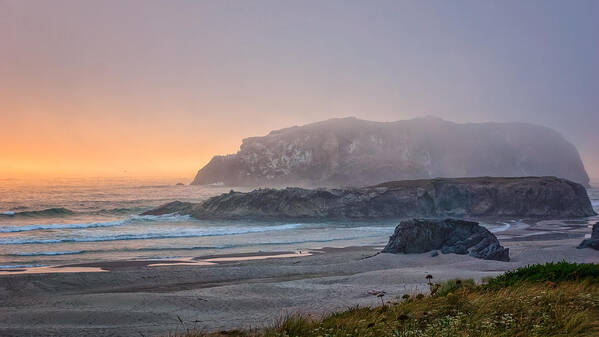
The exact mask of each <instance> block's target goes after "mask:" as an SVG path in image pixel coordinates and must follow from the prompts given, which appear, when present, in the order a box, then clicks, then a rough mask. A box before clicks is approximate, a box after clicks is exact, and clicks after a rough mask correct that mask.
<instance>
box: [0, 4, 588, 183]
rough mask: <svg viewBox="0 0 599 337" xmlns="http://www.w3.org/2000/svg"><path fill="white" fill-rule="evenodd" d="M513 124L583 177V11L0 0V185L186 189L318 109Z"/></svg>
mask: <svg viewBox="0 0 599 337" xmlns="http://www.w3.org/2000/svg"><path fill="white" fill-rule="evenodd" d="M422 115H436V116H439V117H441V118H444V119H448V120H453V121H457V122H469V121H472V122H480V121H525V122H533V123H537V124H542V125H546V126H549V127H552V128H555V129H557V130H558V131H560V132H562V134H564V136H565V137H566V138H567V139H569V140H571V141H572V142H573V143H574V144H576V145H577V146H578V149H579V151H580V152H581V155H582V157H583V160H584V162H585V166H586V168H587V171H589V174H590V175H591V180H593V181H599V1H596V0H589V1H581V0H577V1H547V0H543V1H530V0H529V1H480V0H475V1H331V0H327V1H305V0H302V1H280V0H276V1H243V0H238V1H223V0H217V1H200V0H193V1H176V0H174V1H167V0H164V1H108V0H102V1H80V0H75V1H58V0H53V1H44V0H40V1H27V0H15V1H6V0H0V175H2V176H13V175H40V174H45V175H75V174H77V175H120V174H123V172H125V171H126V172H127V174H128V175H168V176H175V175H176V176H181V177H185V178H188V179H191V178H192V177H193V175H194V174H195V171H196V170H197V169H199V168H200V167H201V166H202V165H204V164H205V163H206V162H207V161H208V160H209V159H210V158H211V157H212V155H214V154H224V153H232V152H235V151H237V149H238V147H239V144H240V142H241V139H242V138H244V137H248V136H254V135H263V134H265V133H267V132H268V131H269V130H271V129H278V128H282V127H287V126H291V125H296V124H304V123H309V122H313V121H318V120H322V119H326V118H331V117H343V116H356V117H359V118H363V119H370V120H379V121H392V120H398V119H406V118H412V117H417V116H422Z"/></svg>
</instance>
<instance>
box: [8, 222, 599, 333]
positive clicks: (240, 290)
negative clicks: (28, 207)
mask: <svg viewBox="0 0 599 337" xmlns="http://www.w3.org/2000/svg"><path fill="white" fill-rule="evenodd" d="M589 220H590V219H589ZM589 222H591V221H583V222H580V221H578V222H576V221H572V222H568V221H565V222H564V221H541V222H538V223H533V224H532V225H513V226H512V227H510V229H508V230H507V231H505V232H501V233H497V234H498V237H499V239H500V241H501V243H502V244H503V245H504V246H506V247H508V248H510V256H511V258H512V261H510V262H499V261H486V260H479V259H475V258H471V257H469V256H461V255H454V254H448V255H443V254H441V255H439V256H436V257H432V256H430V253H426V254H410V255H392V254H376V253H377V252H378V251H380V249H381V247H346V248H325V249H321V250H315V251H311V252H310V254H306V252H302V254H301V255H300V254H294V253H293V252H277V253H268V254H265V253H262V254H260V253H257V254H243V255H242V256H230V255H229V256H209V257H208V256H207V257H197V258H195V259H187V260H176V261H160V262H156V261H110V262H99V263H88V264H85V265H73V266H69V267H68V268H71V270H73V268H101V269H102V270H105V272H70V273H51V274H32V273H29V274H20V275H19V274H12V275H2V274H0V307H1V309H0V336H164V335H168V334H169V333H174V332H182V331H184V330H185V328H194V327H195V328H198V329H205V330H208V331H212V330H219V329H231V328H249V327H257V326H258V327H259V326H263V325H265V324H269V323H272V322H273V320H275V319H277V318H279V317H281V316H283V315H285V314H288V313H297V312H301V313H308V314H313V315H320V314H322V313H325V312H329V311H331V310H342V309H345V308H347V307H349V306H355V305H361V306H366V305H376V304H377V303H380V300H379V299H378V298H377V297H375V296H372V295H371V294H370V293H372V292H373V291H385V292H386V293H387V297H386V299H387V300H393V299H394V298H395V297H400V296H401V295H402V294H405V293H408V294H417V293H425V292H426V291H427V289H428V287H427V285H426V283H425V282H426V280H425V278H424V276H425V275H426V274H432V275H433V277H434V279H435V280H444V279H450V278H473V279H477V280H480V279H481V278H482V277H485V276H493V275H497V274H499V273H501V272H503V271H505V270H510V269H514V268H517V267H519V266H524V265H527V264H532V263H543V262H547V261H560V260H567V261H575V262H593V263H599V251H595V250H592V249H576V246H577V245H578V244H579V243H580V241H581V240H582V239H583V237H584V236H585V234H587V233H590V229H589V228H588V223H589ZM267 255H280V256H267ZM253 256H255V258H254V257H253ZM157 264H159V265H157ZM57 269H60V268H57ZM86 270H88V269H86ZM89 270H97V269H89ZM179 318H180V319H181V320H183V321H184V323H183V324H182V323H181V322H180V321H179Z"/></svg>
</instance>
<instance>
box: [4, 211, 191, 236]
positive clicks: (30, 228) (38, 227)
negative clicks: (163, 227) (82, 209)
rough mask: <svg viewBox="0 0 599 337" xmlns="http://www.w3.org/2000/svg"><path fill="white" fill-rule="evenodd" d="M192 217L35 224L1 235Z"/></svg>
mask: <svg viewBox="0 0 599 337" xmlns="http://www.w3.org/2000/svg"><path fill="white" fill-rule="evenodd" d="M188 220H190V217H189V216H187V215H175V214H166V215H136V216H132V217H129V218H127V219H122V220H115V221H104V222H81V223H67V224H63V223H58V224H33V225H24V226H9V227H0V233H17V232H30V231H38V230H52V229H81V228H98V227H115V226H123V225H126V224H129V223H132V222H144V221H168V222H175V221H188Z"/></svg>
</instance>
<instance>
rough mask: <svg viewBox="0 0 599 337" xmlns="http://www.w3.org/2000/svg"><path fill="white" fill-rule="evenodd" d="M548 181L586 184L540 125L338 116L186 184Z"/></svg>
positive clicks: (284, 133) (255, 148)
mask: <svg viewBox="0 0 599 337" xmlns="http://www.w3.org/2000/svg"><path fill="white" fill-rule="evenodd" d="M548 175H550V176H558V177H561V178H566V179H569V180H572V181H575V182H578V183H581V184H583V185H585V186H586V185H588V182H589V178H588V176H587V174H586V172H585V169H584V166H583V164H582V161H581V159H580V156H579V154H578V151H577V150H576V148H575V147H574V146H573V145H572V144H570V143H569V142H568V141H566V140H565V139H564V138H563V137H562V136H561V135H560V134H558V133H557V132H555V131H553V130H550V129H547V128H544V127H540V126H535V125H530V124H522V123H476V124H474V123H472V124H457V123H452V122H447V121H444V120H441V119H437V118H420V119H413V120H405V121H398V122H390V123H381V122H370V121H364V120H359V119H355V118H343V119H333V120H327V121H324V122H319V123H314V124H309V125H305V126H301V127H292V128H287V129H282V130H277V131H272V132H271V133H269V134H268V135H267V136H264V137H252V138H247V139H244V140H243V143H242V144H241V148H240V150H239V152H237V153H236V154H233V155H227V156H217V157H214V158H213V159H212V160H211V161H210V162H209V163H208V164H207V165H206V166H205V167H203V168H202V169H201V170H199V172H198V173H197V175H196V177H195V179H194V181H193V182H192V184H197V185H204V184H212V183H224V184H225V185H229V186H289V185H295V186H367V185H372V184H377V183H380V182H383V181H392V180H403V179H421V178H433V177H475V176H548Z"/></svg>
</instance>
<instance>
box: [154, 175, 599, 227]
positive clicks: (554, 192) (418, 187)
mask: <svg viewBox="0 0 599 337" xmlns="http://www.w3.org/2000/svg"><path fill="white" fill-rule="evenodd" d="M167 213H179V214H186V215H191V216H192V217H195V218H197V219H236V218H243V219H381V218H389V219H392V218H413V217H437V218H440V217H497V216H501V217H560V218H568V217H585V216H591V215H594V214H595V212H594V211H593V208H592V206H591V202H590V200H589V198H588V196H587V192H586V189H585V188H584V187H583V186H582V185H580V184H577V183H574V182H571V181H568V180H565V179H559V178H555V177H522V178H491V177H480V178H455V179H444V178H443V179H441V178H440V179H426V180H406V181H393V182H387V183H384V184H380V185H375V186H370V187H363V188H344V189H341V188H340V189H303V188H291V187H290V188H285V189H257V190H254V191H252V192H247V193H242V192H235V191H231V192H229V193H225V194H222V195H219V196H216V197H212V198H210V199H207V200H206V201H204V202H201V203H185V202H180V201H175V202H172V203H169V204H166V205H163V206H160V207H158V208H156V209H153V210H151V211H148V212H146V213H145V214H152V215H158V214H167Z"/></svg>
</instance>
